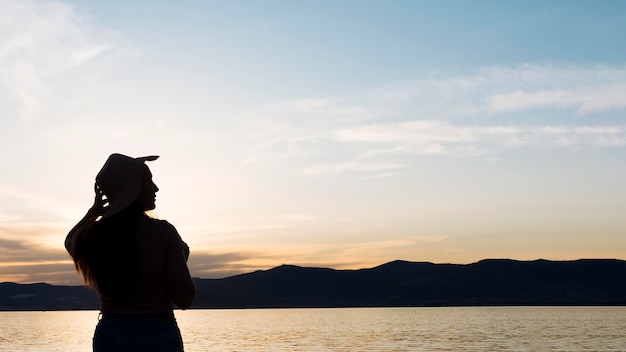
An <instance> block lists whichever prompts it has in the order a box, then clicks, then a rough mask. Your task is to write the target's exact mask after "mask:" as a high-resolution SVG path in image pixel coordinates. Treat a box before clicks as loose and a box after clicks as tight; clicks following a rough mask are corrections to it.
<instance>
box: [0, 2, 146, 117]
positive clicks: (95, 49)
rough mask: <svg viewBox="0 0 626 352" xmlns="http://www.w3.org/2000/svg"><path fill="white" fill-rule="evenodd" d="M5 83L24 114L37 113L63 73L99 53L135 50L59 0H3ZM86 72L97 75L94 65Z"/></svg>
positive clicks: (0, 70)
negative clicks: (58, 0)
mask: <svg viewBox="0 0 626 352" xmlns="http://www.w3.org/2000/svg"><path fill="white" fill-rule="evenodd" d="M0 7H2V14H0V86H2V85H4V86H5V88H6V89H7V91H8V93H9V94H10V95H11V96H12V97H13V99H14V100H15V102H16V110H17V112H18V114H19V116H20V117H21V118H22V119H25V120H30V119H34V118H35V117H37V116H38V115H39V114H40V112H41V111H42V109H43V108H44V106H43V105H44V104H46V101H47V98H48V96H49V95H51V93H52V92H53V91H54V90H55V85H57V84H60V83H61V82H62V80H61V78H60V77H61V75H63V77H65V78H67V75H65V74H66V73H67V72H68V71H72V70H76V69H79V68H81V67H83V66H85V65H87V64H89V63H92V62H94V61H95V60H97V59H100V58H104V57H107V56H108V57H112V56H115V55H132V54H133V52H134V51H135V49H134V48H132V46H130V45H128V44H127V43H125V42H123V40H122V39H120V36H119V34H118V33H116V32H113V31H111V30H107V29H103V28H98V27H96V26H94V25H92V24H91V23H89V20H88V19H87V18H86V17H85V16H83V15H82V14H80V13H79V12H78V11H77V10H76V9H74V8H73V7H72V6H70V5H67V4H64V3H61V2H57V1H31V0H0ZM91 68H92V70H90V71H89V73H88V74H87V73H85V74H84V76H89V77H91V76H93V75H94V74H95V72H96V71H97V70H96V71H94V70H93V67H91Z"/></svg>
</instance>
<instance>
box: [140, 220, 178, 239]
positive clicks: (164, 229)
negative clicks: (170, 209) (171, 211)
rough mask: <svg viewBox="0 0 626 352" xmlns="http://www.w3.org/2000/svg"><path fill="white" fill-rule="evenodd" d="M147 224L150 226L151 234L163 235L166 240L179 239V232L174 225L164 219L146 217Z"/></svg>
mask: <svg viewBox="0 0 626 352" xmlns="http://www.w3.org/2000/svg"><path fill="white" fill-rule="evenodd" d="M145 219H146V224H148V225H149V226H148V228H149V229H150V232H152V233H153V234H154V233H157V234H161V235H162V236H164V237H166V238H171V237H174V238H179V237H180V236H179V235H178V231H177V230H176V228H175V227H174V225H172V224H170V223H169V222H168V221H167V220H162V219H153V218H148V217H146V218H145Z"/></svg>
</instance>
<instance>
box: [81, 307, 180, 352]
mask: <svg viewBox="0 0 626 352" xmlns="http://www.w3.org/2000/svg"><path fill="white" fill-rule="evenodd" d="M93 351H94V352H113V351H114V352H183V339H182V337H181V335H180V330H179V329H178V324H176V320H175V319H173V318H171V319H163V318H155V317H142V316H122V315H106V314H105V315H104V316H102V319H100V321H99V322H98V325H97V326H96V331H95V333H94V336H93Z"/></svg>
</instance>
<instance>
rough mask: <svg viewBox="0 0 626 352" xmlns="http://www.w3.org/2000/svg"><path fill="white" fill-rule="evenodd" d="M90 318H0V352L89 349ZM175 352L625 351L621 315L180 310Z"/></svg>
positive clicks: (559, 310) (551, 310) (539, 310)
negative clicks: (181, 343)
mask: <svg viewBox="0 0 626 352" xmlns="http://www.w3.org/2000/svg"><path fill="white" fill-rule="evenodd" d="M97 317H98V312H94V311H87V312H84V311H83V312H0V332H1V335H0V351H15V352H19V351H90V350H91V335H92V333H93V328H94V327H95V324H96V323H97ZM176 317H177V319H178V323H179V326H180V328H181V331H182V334H183V339H184V340H185V350H186V351H188V352H199V351H203V352H204V351H626V337H625V334H624V331H626V307H497V308H364V309H360V308H350V309H260V310H188V311H177V312H176Z"/></svg>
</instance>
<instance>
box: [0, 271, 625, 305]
mask: <svg viewBox="0 0 626 352" xmlns="http://www.w3.org/2000/svg"><path fill="white" fill-rule="evenodd" d="M194 281H195V283H196V287H197V293H196V297H195V299H194V304H193V306H192V308H293V307H303V308H304V307H307V308H315V307H409V306H413V307H421V306H529V305H571V306H583V305H626V261H623V260H617V259H579V260H573V261H549V260H534V261H517V260H509V259H486V260H482V261H479V262H476V263H472V264H433V263H427V262H408V261H401V260H396V261H392V262H389V263H386V264H383V265H380V266H377V267H374V268H368V269H359V270H335V269H328V268H310V267H299V266H294V265H281V266H278V267H275V268H272V269H269V270H259V271H255V272H251V273H247V274H241V275H235V276H230V277H226V278H222V279H199V278H196V279H194ZM99 306H100V304H99V300H98V297H97V295H96V294H95V292H93V291H92V290H90V289H88V288H86V287H84V286H53V285H49V284H45V283H37V284H16V283H8V282H5V283H0V310H74V309H99Z"/></svg>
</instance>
